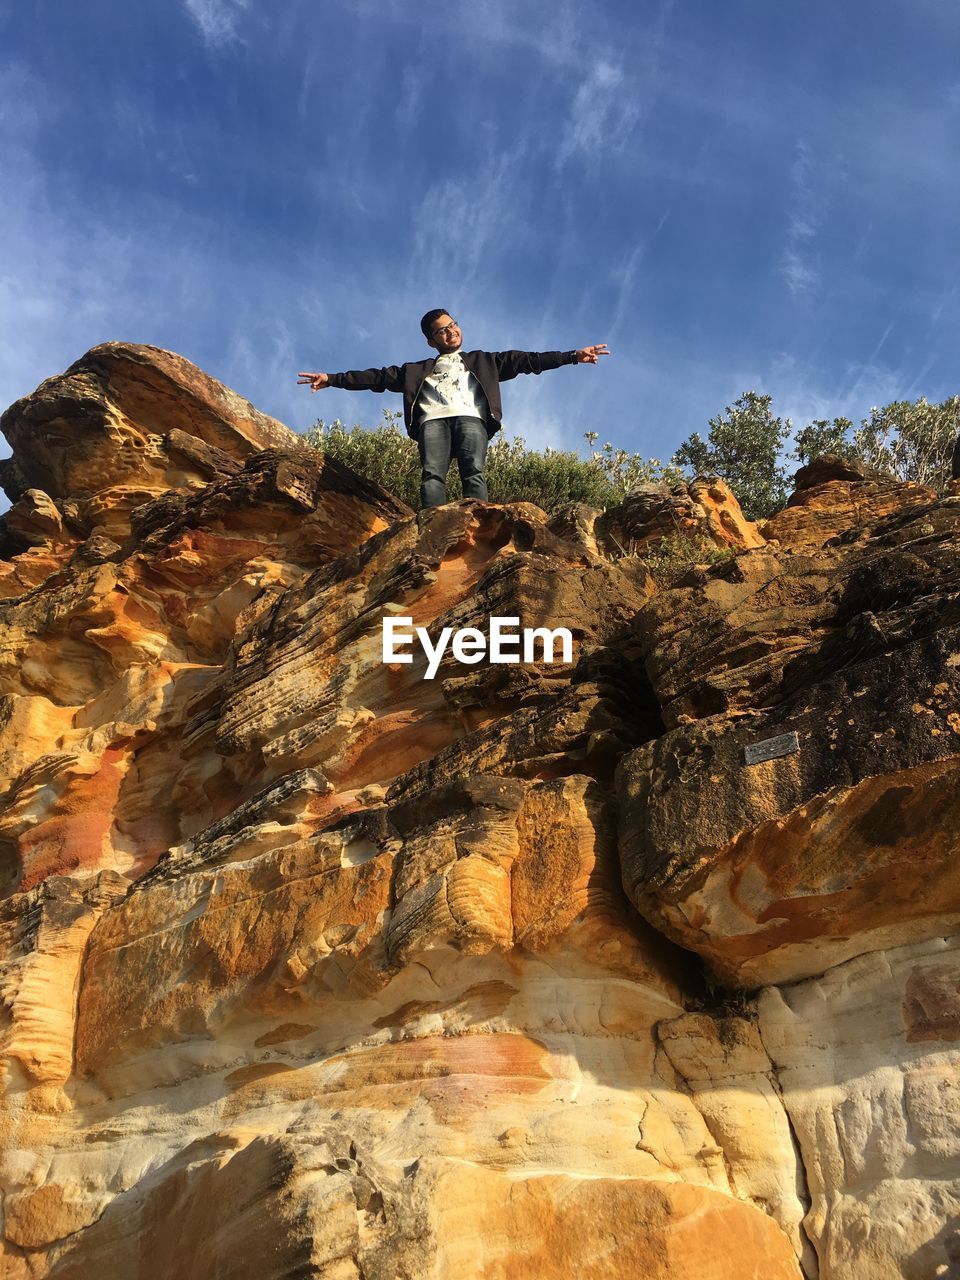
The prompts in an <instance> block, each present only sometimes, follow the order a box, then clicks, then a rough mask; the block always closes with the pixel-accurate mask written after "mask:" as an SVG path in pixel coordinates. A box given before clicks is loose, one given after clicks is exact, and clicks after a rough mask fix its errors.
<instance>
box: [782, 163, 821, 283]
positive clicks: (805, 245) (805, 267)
mask: <svg viewBox="0 0 960 1280" xmlns="http://www.w3.org/2000/svg"><path fill="white" fill-rule="evenodd" d="M822 221H823V201H822V199H821V197H820V196H819V194H818V192H817V190H816V187H815V181H814V172H813V158H812V156H811V153H810V149H809V147H808V146H807V145H806V143H804V142H803V141H798V142H797V147H796V155H795V158H794V162H793V167H792V169H791V171H790V206H789V209H788V211H787V242H786V246H785V248H784V251H783V261H782V264H781V272H782V274H783V278H784V280H786V282H787V288H788V289H789V290H790V292H791V293H792V294H793V296H794V297H798V296H801V295H803V294H810V293H813V292H815V291H816V289H817V288H818V287H819V285H820V262H819V258H818V255H817V253H816V249H815V243H816V239H817V234H818V232H819V230H820V225H821V223H822Z"/></svg>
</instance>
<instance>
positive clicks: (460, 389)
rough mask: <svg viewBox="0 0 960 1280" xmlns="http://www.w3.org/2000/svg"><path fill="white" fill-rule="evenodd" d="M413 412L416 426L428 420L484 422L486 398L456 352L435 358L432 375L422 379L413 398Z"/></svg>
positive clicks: (447, 352)
mask: <svg viewBox="0 0 960 1280" xmlns="http://www.w3.org/2000/svg"><path fill="white" fill-rule="evenodd" d="M417 411H418V418H419V421H420V422H426V421H427V419H428V418H456V417H466V418H480V419H483V420H485V419H486V416H487V397H486V396H485V395H484V394H483V388H482V387H481V386H480V383H479V382H478V381H477V379H476V378H475V377H474V375H473V374H472V373H471V372H470V370H469V369H468V368H467V366H466V365H465V364H464V363H463V356H462V355H461V354H460V352H459V351H445V352H444V353H443V354H442V355H439V356H437V362H436V364H435V365H434V367H433V373H431V374H430V375H429V377H427V378H425V379H424V382H423V386H422V387H421V389H420V395H419V396H418V397H417Z"/></svg>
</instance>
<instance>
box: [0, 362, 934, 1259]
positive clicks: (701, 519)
mask: <svg viewBox="0 0 960 1280" xmlns="http://www.w3.org/2000/svg"><path fill="white" fill-rule="evenodd" d="M3 425H4V429H5V430H6V431H7V433H8V438H10V440H11V443H12V444H13V446H14V457H13V459H12V460H11V462H10V463H8V464H6V466H5V475H4V483H5V486H6V487H7V490H8V492H9V493H10V495H11V497H12V498H13V499H14V507H13V508H12V509H11V512H10V513H9V515H8V517H7V522H6V530H5V532H4V541H3V544H2V548H0V549H2V550H3V551H4V552H5V554H6V555H7V559H6V560H5V561H3V562H2V563H0V596H3V597H4V598H3V599H0V878H2V882H3V892H4V896H3V900H2V902H0V957H2V960H0V963H2V968H0V1002H2V1008H3V1011H4V1012H3V1022H2V1024H0V1037H2V1039H0V1060H2V1063H3V1070H4V1101H3V1104H2V1110H0V1194H2V1244H0V1273H2V1274H3V1275H4V1276H7V1275H9V1276H11V1277H15V1278H16V1280H28V1278H29V1280H45V1278H46V1277H57V1278H59V1280H66V1278H69V1280H81V1277H82V1278H84V1280H86V1277H88V1276H91V1275H98V1274H100V1275H116V1276H118V1277H120V1276H122V1277H124V1280H126V1277H130V1278H131V1280H174V1277H176V1278H177V1280H181V1278H182V1277H188V1278H192V1277H195V1278H196V1280H201V1278H202V1280H206V1278H207V1277H209V1276H213V1275H230V1276H236V1277H238V1278H242V1277H247V1276H250V1277H254V1276H255V1277H257V1280H294V1277H301V1276H307V1275H310V1276H318V1277H327V1280H346V1278H348V1277H350V1278H357V1280H359V1277H361V1276H363V1277H367V1280H371V1278H373V1277H383V1278H386V1277H390V1280H393V1277H397V1276H404V1277H410V1278H411V1280H413V1278H416V1280H419V1278H420V1277H423V1278H424V1280H426V1278H427V1277H430V1278H431V1280H446V1278H451V1280H452V1277H454V1276H456V1277H458V1278H459V1277H461V1276H464V1275H469V1276H478V1277H486V1278H488V1280H503V1278H504V1277H508V1276H509V1277H510V1278H511V1280H515V1278H517V1280H522V1277H526V1276H530V1277H531V1278H532V1277H537V1278H538V1280H539V1278H540V1277H547V1278H549V1277H554V1276H555V1277H557V1278H558V1280H560V1278H561V1277H562V1278H563V1280H566V1278H568V1277H570V1276H573V1275H581V1274H582V1275H584V1276H586V1277H596V1278H601V1277H611V1278H612V1277H618V1278H619V1277H623V1276H637V1277H640V1276H643V1277H658V1278H659V1277H663V1280H680V1278H682V1280H687V1278H689V1280H750V1278H755V1280H779V1278H780V1277H784V1278H786V1277H793V1278H799V1277H801V1276H807V1277H814V1276H818V1275H819V1276H822V1277H826V1278H829V1280H848V1278H852V1280H860V1278H861V1277H863V1280H887V1277H890V1278H891V1280H893V1278H894V1277H909V1278H910V1280H925V1278H926V1277H930V1278H931V1280H932V1277H934V1276H940V1275H947V1274H950V1272H949V1270H948V1269H949V1268H950V1267H951V1266H953V1261H954V1260H955V1258H956V1257H957V1256H958V1254H960V1241H958V1240H957V1238H956V1236H955V1232H954V1228H953V1225H952V1224H953V1222H954V1220H955V1218H956V1216H957V1206H958V1201H960V1191H958V1185H960V1184H958V1182H957V1158H958V1155H957V1151H956V1149H955V1147H956V1143H955V1141H954V1134H955V1131H956V1128H957V1123H956V1122H957V1115H956V1114H955V1112H956V1109H957V1108H956V1099H957V1097H960V1087H958V1084H957V1048H956V1046H957V1045H960V977H958V974H960V969H958V965H957V963H955V961H954V959H953V958H952V957H953V956H954V955H955V946H956V940H955V939H954V940H952V941H951V940H950V938H951V931H952V930H956V929H957V928H958V925H960V885H958V884H957V882H956V881H957V874H956V872H955V871H954V870H953V868H954V867H955V866H956V865H957V857H956V850H955V847H954V846H955V845H956V843H957V840H958V839H960V836H958V834H957V833H958V832H960V820H958V815H960V799H958V796H960V792H958V787H957V783H956V777H957V776H958V774H957V771H956V767H955V762H956V757H957V754H958V742H960V739H958V731H960V718H958V710H957V686H956V675H955V673H956V670H957V668H958V667H960V636H958V635H956V634H955V629H956V628H957V626H958V625H960V612H958V610H957V605H956V601H957V598H958V597H957V595H956V590H957V587H956V582H957V578H958V572H957V571H958V568H960V539H958V533H957V528H956V521H957V518H958V514H960V505H958V504H956V503H955V502H954V501H951V500H950V499H945V500H944V499H936V497H935V496H934V495H932V494H929V493H927V492H925V491H919V490H916V489H909V490H905V489H903V488H902V487H898V486H897V485H896V484H895V483H893V482H890V481H887V480H883V479H882V478H878V477H875V476H867V475H865V474H861V473H858V472H853V473H852V474H848V473H847V472H843V474H840V472H838V470H837V467H838V464H836V463H825V464H823V465H821V466H820V468H819V470H818V469H817V467H816V466H814V467H813V468H812V469H808V473H807V475H806V476H801V483H800V488H799V489H798V493H799V494H800V495H801V496H800V497H798V498H797V499H796V500H795V501H794V503H793V505H792V506H791V507H790V508H789V509H788V511H787V512H785V513H781V515H780V516H778V517H775V518H774V520H773V521H771V522H768V524H767V525H766V526H765V527H764V529H763V530H762V531H760V532H758V531H757V529H756V527H755V526H753V525H751V524H750V523H749V522H747V521H744V520H743V517H742V515H741V514H740V512H739V509H738V508H737V507H736V502H735V500H734V499H733V497H732V495H731V494H730V492H729V490H728V489H726V487H725V486H723V485H722V484H720V483H719V482H717V481H715V480H712V479H709V478H708V479H705V480H701V481H697V482H694V483H693V484H691V485H690V486H689V487H688V489H687V490H686V491H684V490H683V489H682V488H678V489H675V490H657V491H652V490H644V491H642V492H638V493H637V494H635V495H633V496H632V497H631V498H629V499H628V500H627V501H626V502H625V503H624V504H623V506H622V507H620V508H617V509H615V510H613V511H610V512H606V513H603V514H602V515H600V514H599V513H597V512H594V511H590V510H589V509H586V508H577V509H571V510H569V511H567V512H564V513H561V514H560V515H558V516H555V517H553V518H551V519H548V518H547V517H546V515H545V514H544V513H543V512H542V511H540V510H539V509H538V508H536V507H532V506H529V505H526V504H517V505H514V506H499V505H497V504H495V503H478V502H465V503H461V504H455V505H451V506H447V507H443V508H438V509H435V510H433V511H431V512H427V513H422V514H421V515H414V514H413V513H411V512H409V511H408V510H407V509H406V508H405V507H403V505H402V504H400V503H397V502H396V501H395V500H394V499H393V498H391V497H390V495H389V494H387V493H385V492H384V491H383V490H380V489H378V488H377V487H376V486H374V485H370V484H368V483H366V482H365V481H363V480H361V479H360V478H358V477H356V476H353V475H352V474H351V473H349V472H348V471H346V470H345V469H344V468H342V467H340V466H338V465H337V464H335V463H334V462H332V461H330V460H326V459H323V458H322V457H320V456H319V455H317V454H316V453H314V452H312V451H310V450H308V449H305V448H304V447H303V446H302V445H301V443H300V441H299V440H298V439H297V438H296V437H295V436H293V435H292V434H291V433H288V432H287V431H286V428H283V427H282V426H281V424H279V423H275V422H273V421H272V420H271V419H267V418H265V417H264V416H263V415H260V414H258V413H257V411H256V410H254V409H253V408H252V406H249V405H247V404H245V402H243V401H241V400H240V399H239V398H238V397H236V396H235V395H234V394H233V393H232V392H230V391H229V390H228V389H227V388H224V387H221V386H220V385H219V384H217V383H215V382H214V381H213V380H212V379H210V378H208V377H207V376H206V375H205V374H202V373H201V372H200V371H199V370H197V369H194V368H193V366H190V365H189V364H188V363H187V362H186V361H183V360H182V358H180V357H177V356H174V355H172V354H171V353H165V352H158V351H156V350H154V349H152V348H137V347H130V346H126V345H123V344H107V345H106V346H105V347H100V348H95V349H94V351H92V352H91V353H89V354H88V355H87V356H86V357H84V358H83V359H82V360H81V361H78V363H77V364H76V365H75V366H73V368H72V369H71V370H69V371H68V372H67V374H65V375H63V376H62V377H61V378H58V379H50V380H48V381H47V382H46V383H44V384H43V385H42V386H41V387H40V388H39V389H38V391H37V392H36V393H35V394H34V396H32V397H27V398H26V399H25V400H23V401H20V402H18V404H17V405H15V406H13V408H12V409H11V410H8V412H7V414H6V415H4V418H3ZM841 471H842V468H841ZM689 535H693V536H695V538H696V539H697V540H698V545H700V544H711V543H712V544H713V545H716V546H717V547H721V548H723V549H725V550H728V551H729V552H730V558H729V559H727V560H725V561H724V562H723V563H720V564H718V565H716V566H714V567H713V568H712V569H694V570H690V571H688V572H687V573H686V575H685V576H683V577H681V578H680V579H679V580H677V581H675V582H674V583H673V584H672V585H671V586H669V587H661V588H659V589H658V587H657V586H656V584H655V583H654V580H653V579H652V578H651V576H650V574H649V573H648V572H647V570H646V568H645V566H644V563H643V559H642V552H643V549H644V548H647V547H654V546H655V547H659V548H662V547H663V545H664V539H665V538H666V539H668V540H669V539H670V538H673V537H676V536H681V537H682V536H689ZM631 552H640V553H641V554H640V556H639V557H638V555H636V554H630V553H631ZM625 553H626V554H625ZM491 615H497V616H501V617H515V618H517V619H519V620H520V624H521V625H522V626H525V627H532V628H554V627H557V626H566V627H568V628H569V629H570V631H571V632H572V635H573V641H574V643H573V653H572V655H571V660H570V661H569V662H560V661H554V662H548V661H545V660H542V657H540V658H538V659H537V660H535V661H533V662H517V663H515V664H507V665H495V664H490V663H489V662H488V661H486V660H483V661H481V662H479V663H477V664H475V665H464V664H461V663H459V662H457V661H456V660H455V659H454V658H453V657H452V656H451V655H450V654H449V653H448V655H447V656H446V657H445V658H444V660H443V661H442V663H441V664H440V666H439V669H438V671H437V673H436V677H435V678H434V679H426V678H425V676H426V658H425V656H424V655H423V653H422V652H421V651H420V650H418V649H414V651H413V652H414V661H413V662H410V663H402V662H396V663H387V664H385V663H384V661H383V654H382V647H381V645H382V623H383V619H384V618H385V617H399V616H402V617H409V618H411V620H412V622H413V624H414V625H416V626H420V627H423V628H426V630H427V632H428V634H429V635H430V636H431V637H433V638H434V639H436V637H437V636H438V635H439V633H440V631H441V630H442V628H444V627H452V628H465V627H474V628H477V629H478V630H481V631H482V630H486V628H487V626H488V622H489V618H490V616H491ZM794 734H795V735H796V738H795V739H794V738H793V737H792V735H794ZM771 738H776V739H779V740H780V753H779V754H777V753H776V752H774V753H773V754H772V756H771V758H769V759H766V760H761V761H760V762H758V763H753V764H748V763H747V762H746V756H745V754H744V752H745V748H750V747H753V746H756V744H757V743H762V742H764V741H767V740H769V739H771ZM718 981H720V982H722V983H725V984H727V986H728V987H731V988H737V989H738V991H737V993H736V994H733V995H731V994H730V992H726V993H724V992H723V991H717V989H716V983H717V982H718ZM904 1224H906V1225H904ZM945 1268H946V1270H945Z"/></svg>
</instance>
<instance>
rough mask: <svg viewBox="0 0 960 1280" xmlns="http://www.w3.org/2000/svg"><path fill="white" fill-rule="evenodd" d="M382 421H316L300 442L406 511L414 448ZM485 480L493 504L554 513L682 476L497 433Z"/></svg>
mask: <svg viewBox="0 0 960 1280" xmlns="http://www.w3.org/2000/svg"><path fill="white" fill-rule="evenodd" d="M383 417H384V422H383V423H382V424H381V425H380V426H379V427H375V428H373V429H369V428H366V427H362V426H359V425H358V426H355V427H351V428H349V429H348V428H347V427H345V426H344V425H343V423H342V422H340V421H339V420H338V421H336V422H334V423H332V424H331V425H330V426H327V425H326V423H324V422H323V421H322V420H321V421H319V422H317V424H316V426H315V427H313V428H312V429H311V430H309V431H307V432H305V433H304V439H305V440H306V441H307V442H308V443H309V444H312V445H313V446H314V447H315V448H317V449H319V450H320V451H321V452H322V453H325V454H329V456H330V457H331V458H336V459H337V461H338V462H342V463H344V465H345V466H348V467H350V468H351V469H352V470H353V471H356V472H358V474H360V475H362V476H364V477H366V479H368V480H373V481H375V482H376V483H377V484H381V485H383V487H384V488H385V489H388V490H389V491H390V492H391V493H393V494H395V495H396V496H397V497H398V498H401V499H402V500H403V501H404V502H406V503H407V504H408V505H409V506H411V507H418V506H419V493H420V458H419V454H418V451H417V446H416V443H415V442H414V441H413V440H411V439H410V437H409V436H408V435H407V434H406V432H405V431H404V429H403V424H402V418H401V415H400V414H399V413H396V412H393V411H391V410H389V409H388V410H385V411H384V414H383ZM585 438H586V440H587V443H588V445H590V446H591V448H593V446H594V445H595V444H596V441H597V439H598V436H597V435H596V433H595V432H586V433H585ZM484 474H485V476H486V480H487V487H488V489H489V491H490V498H491V500H492V501H493V502H532V503H535V504H536V506H538V507H542V508H543V509H544V510H545V511H548V512H550V513H553V512H555V511H558V510H560V508H561V507H565V506H567V505H568V504H569V503H572V502H584V503H587V504H588V505H589V506H592V507H601V508H604V507H609V506H615V505H616V504H617V503H618V502H622V501H623V499H624V497H625V496H626V494H627V493H629V491H630V489H631V488H632V487H633V486H634V485H635V484H637V483H639V482H640V481H643V480H659V479H667V480H673V479H677V478H679V474H680V473H679V471H677V470H676V469H675V468H670V467H664V466H662V465H661V463H660V462H659V461H658V460H657V459H656V458H651V459H643V458H641V457H640V455H639V454H631V453H628V452H627V451H626V450H625V449H614V447H613V445H611V444H605V445H604V446H603V448H602V449H600V450H594V451H593V453H592V455H591V457H589V458H582V457H580V455H579V454H577V453H573V452H568V451H565V450H561V449H551V448H549V447H547V448H546V449H544V450H543V451H542V452H541V451H539V450H536V449H530V448H528V447H527V444H526V441H524V439H523V438H522V437H521V436H516V437H514V438H513V439H508V438H507V437H506V436H504V435H503V433H502V432H501V433H498V434H497V435H496V436H495V437H494V438H493V440H492V441H491V443H490V448H489V450H488V451H487V464H486V467H485V469H484ZM447 493H448V495H449V497H450V500H451V501H456V500H457V499H458V498H460V497H462V494H463V491H462V489H461V487H460V477H459V475H458V474H457V469H456V466H453V467H451V471H450V476H449V477H448V482H447Z"/></svg>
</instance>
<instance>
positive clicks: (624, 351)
mask: <svg viewBox="0 0 960 1280" xmlns="http://www.w3.org/2000/svg"><path fill="white" fill-rule="evenodd" d="M958 37H960V6H956V5H954V4H952V3H948V2H947V0H912V3H911V4H909V5H908V4H905V3H903V0H896V2H894V0H847V2H845V3H843V4H837V3H836V2H835V0H830V2H829V3H828V2H826V0H808V2H807V3H806V4H804V5H794V4H786V3H771V0H723V2H722V3H717V0H656V2H650V3H647V2H645V0H629V2H627V0H580V2H576V0H523V3H519V0H474V3H473V4H471V5H467V4H465V3H448V4H433V5H425V4H420V3H418V2H417V0H283V2H282V3H277V2H276V0H135V2H133V0H84V3H82V4H78V3H77V2H76V0H13V2H11V3H8V4H7V5H6V6H4V7H3V8H2V9H0V147H2V175H3V176H2V181H0V228H2V235H0V407H2V406H5V405H7V404H9V403H10V402H11V401H12V400H14V399H15V398H17V397H18V396H20V395H23V394H25V393H26V392H28V391H30V390H32V389H33V388H34V387H35V386H36V384H37V383H38V382H39V381H41V380H42V379H43V378H44V377H47V376H49V375H50V374H52V373H56V372H59V371H61V370H62V369H64V368H65V367H66V366H67V365H68V364H70V363H71V362H72V361H73V360H75V359H76V358H77V357H79V356H80V355H81V354H82V353H83V352H84V351H85V350H86V349H87V348H89V347H91V346H93V345H94V344H96V343H98V342H103V341H106V340H110V339H125V340H129V341H135V342H149V343H155V344H157V345H159V346H163V347H168V348H171V349H173V350H176V351H179V352H181V353H182V354H184V355H186V356H187V357H188V358H189V359H191V360H194V361H196V363H198V364H199V365H201V366H202V367H203V368H205V369H206V370H208V371H209V372H210V373H212V374H214V375H215V376H216V377H218V378H221V379H223V380H224V381H225V382H227V383H229V384H230V385H231V386H233V387H234V388H236V389H237V390H238V391H240V392H241V393H242V394H244V395H245V396H248V397H249V398H250V399H251V400H253V401H254V402H255V403H256V404H257V405H258V406H259V407H260V408H262V409H264V410H265V411H267V412H269V413H273V414H275V415H276V416H277V417H279V418H281V419H282V420H283V421H285V422H287V423H288V424H289V425H290V426H291V427H293V428H294V429H296V430H302V429H304V428H305V427H307V426H309V425H310V424H311V423H312V422H313V421H314V420H315V419H316V417H317V416H321V415H322V416H323V417H325V418H326V419H328V420H330V419H333V418H335V417H341V418H343V419H345V420H346V421H348V422H351V423H352V422H356V421H362V422H365V423H368V424H373V423H375V422H376V421H377V420H378V418H379V415H380V413H381V411H382V410H383V409H384V408H396V407H398V406H399V398H398V397H393V396H374V395H372V394H369V393H366V394H358V393H349V392H339V391H326V392H321V393H319V394H317V395H315V396H311V394H310V392H309V391H308V390H306V389H304V388H301V387H298V386H297V385H296V374H297V371H298V370H300V369H316V370H341V369H348V368H364V367H367V366H369V365H378V364H386V363H393V362H400V361H402V360H405V359H419V358H421V357H422V356H424V355H427V354H429V352H428V351H427V349H426V348H425V346H424V344H423V341H422V339H421V337H420V333H419V329H418V320H419V317H420V315H421V313H422V312H423V311H425V310H426V309H428V308H430V307H433V306H440V307H446V308H448V309H449V310H450V311H451V313H452V314H453V315H454V316H455V317H456V318H457V319H458V320H459V321H460V322H461V324H462V326H463V329H464V341H465V346H466V347H468V348H469V347H473V346H478V347H486V348H488V349H497V348H506V347H521V348H527V349H551V348H556V347H559V348H568V347H572V346H580V345H584V344H587V343H593V342H601V341H606V342H608V343H609V344H610V347H611V349H612V350H613V352H614V354H613V356H612V357H611V358H610V359H609V360H607V361H605V362H604V363H603V364H601V365H600V366H599V367H597V368H592V367H589V366H583V367H580V368H576V369H571V368H565V369H560V370H557V371H556V372H553V373H549V374H545V375H543V376H542V377H540V378H522V379H518V380H517V381H516V382H514V383H512V384H510V385H509V386H508V387H506V388H505V395H504V409H505V415H504V416H505V421H506V423H507V426H508V429H509V430H510V431H512V432H514V433H517V432H518V433H521V434H523V435H524V436H525V437H526V438H527V439H528V440H530V441H532V442H534V443H536V444H537V445H540V446H542V445H545V444H551V445H554V446H560V447H568V448H577V447H579V446H581V445H582V444H583V441H582V433H583V432H584V431H586V430H596V431H598V432H599V434H600V436H601V439H603V440H606V439H610V440H612V441H613V442H614V443H616V444H617V445H621V446H624V447H626V448H629V449H631V450H636V451H638V452H641V453H643V454H645V455H656V456H658V457H661V458H666V457H667V456H668V455H669V454H670V453H671V452H672V450H673V449H674V448H675V447H676V446H677V445H678V444H679V443H680V441H681V440H682V439H683V438H684V437H685V436H686V435H688V434H689V433H690V432H691V431H693V430H698V429H703V428H704V427H705V426H706V423H707V419H708V418H709V417H710V416H711V415H713V414H714V413H716V412H717V411H718V410H720V409H722V408H723V406H724V405H725V404H728V403H730V402H732V401H733V400H734V399H735V398H736V397H737V396H738V395H739V394H740V393H741V392H742V391H745V390H747V389H754V390H758V391H766V392H769V393H770V394H772V395H773V397H774V408H775V410H776V411H778V412H780V413H782V414H788V415H790V416H792V417H793V418H794V420H795V422H796V424H797V425H800V424H802V423H804V422H806V421H809V420H810V419H811V418H813V417H820V416H831V417H832V416H833V415H835V414H844V415H846V416H849V417H852V418H857V417H859V416H861V415H862V414H863V413H865V412H866V411H867V410H868V408H869V407H870V405H872V404H883V403H886V402H888V401H890V400H893V399H898V398H901V397H906V398H911V399H912V398H915V397H917V396H920V395H926V396H927V397H928V398H929V399H942V398H943V397H945V396H947V395H950V394H953V393H956V392H960V370H958V368H957V360H956V332H957V320H958V315H960V299H958V292H957V286H958V267H960V261H958V239H957V222H958V213H960V206H958V188H960V165H958V154H957V152H958V138H960V71H958V67H960V61H958V58H957V53H958Z"/></svg>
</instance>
